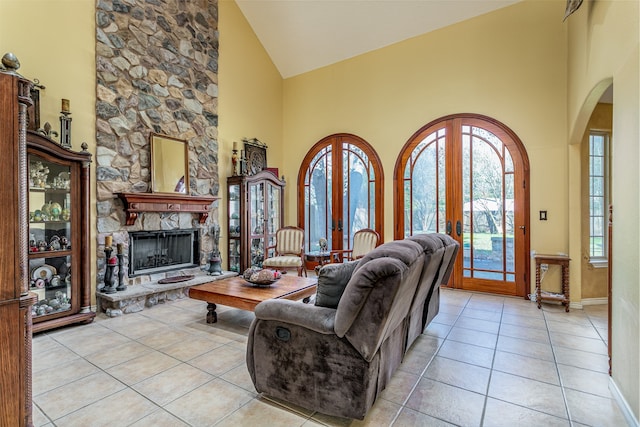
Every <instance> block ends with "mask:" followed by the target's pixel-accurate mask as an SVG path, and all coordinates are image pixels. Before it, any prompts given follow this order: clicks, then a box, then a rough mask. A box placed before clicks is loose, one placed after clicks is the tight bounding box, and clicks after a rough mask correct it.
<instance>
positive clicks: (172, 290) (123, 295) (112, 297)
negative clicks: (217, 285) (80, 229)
mask: <svg viewBox="0 0 640 427" xmlns="http://www.w3.org/2000/svg"><path fill="white" fill-rule="evenodd" d="M174 273H175V272H174ZM178 273H179V274H174V275H181V274H182V275H191V274H193V275H195V277H194V278H193V279H191V280H187V281H184V282H178V283H167V284H159V283H158V280H159V279H156V280H153V281H149V282H145V283H142V284H139V285H136V286H129V287H127V289H126V290H125V291H119V292H116V293H114V294H105V293H102V292H97V293H96V303H97V305H98V310H99V311H102V312H105V313H106V314H107V316H109V317H117V316H121V315H123V314H129V313H137V312H139V311H142V310H144V309H145V308H150V307H153V306H154V305H156V304H163V303H165V302H167V301H175V300H177V299H181V298H186V297H188V296H189V288H190V287H191V286H195V285H200V284H202V283H207V282H211V281H214V280H220V279H224V278H227V277H233V276H237V273H233V272H230V271H225V272H223V274H222V275H221V276H209V275H208V274H206V273H205V272H203V271H202V270H201V269H199V268H198V269H190V270H183V271H180V272H178ZM163 276H164V275H163Z"/></svg>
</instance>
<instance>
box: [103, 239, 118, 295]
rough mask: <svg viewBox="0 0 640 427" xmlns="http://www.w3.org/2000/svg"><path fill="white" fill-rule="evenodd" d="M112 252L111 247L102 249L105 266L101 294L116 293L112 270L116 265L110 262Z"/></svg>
mask: <svg viewBox="0 0 640 427" xmlns="http://www.w3.org/2000/svg"><path fill="white" fill-rule="evenodd" d="M112 252H113V248H112V247H111V246H107V247H105V248H104V254H105V257H106V260H107V266H106V268H105V271H104V286H103V287H102V292H103V293H105V294H114V293H116V292H117V291H116V287H115V285H114V280H113V269H114V268H116V265H115V263H113V262H112V261H111V253H112Z"/></svg>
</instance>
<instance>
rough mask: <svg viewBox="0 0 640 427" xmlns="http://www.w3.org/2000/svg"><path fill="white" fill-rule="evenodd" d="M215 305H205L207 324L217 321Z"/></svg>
mask: <svg viewBox="0 0 640 427" xmlns="http://www.w3.org/2000/svg"><path fill="white" fill-rule="evenodd" d="M216 308H217V307H216V305H215V303H212V302H210V303H207V323H216V322H217V321H218V313H216Z"/></svg>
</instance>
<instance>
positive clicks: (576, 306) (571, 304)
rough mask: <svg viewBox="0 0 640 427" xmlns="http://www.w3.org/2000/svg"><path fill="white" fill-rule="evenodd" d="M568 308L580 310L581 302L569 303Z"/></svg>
mask: <svg viewBox="0 0 640 427" xmlns="http://www.w3.org/2000/svg"><path fill="white" fill-rule="evenodd" d="M569 308H573V309H574V310H582V302H578V301H572V302H570V303H569Z"/></svg>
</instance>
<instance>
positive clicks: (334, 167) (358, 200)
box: [298, 134, 383, 252]
mask: <svg viewBox="0 0 640 427" xmlns="http://www.w3.org/2000/svg"><path fill="white" fill-rule="evenodd" d="M382 185H383V175H382V166H381V163H380V159H379V158H378V156H377V154H376V153H375V151H374V150H373V148H372V147H371V146H370V145H369V144H368V143H367V142H366V141H364V140H363V139H361V138H359V137H357V136H355V135H350V134H336V135H331V136H328V137H326V138H323V139H322V140H320V141H319V142H318V143H316V144H315V145H314V146H313V147H312V148H311V150H309V152H308V153H307V156H306V157H305V159H304V161H303V162H302V166H301V168H300V172H299V174H298V226H299V227H301V228H303V229H304V230H305V246H306V247H305V250H306V251H307V252H315V251H318V250H319V249H320V245H319V242H320V240H321V239H326V240H327V243H328V249H329V250H331V249H351V246H352V243H353V235H354V233H355V232H356V231H358V230H360V229H362V228H372V229H374V230H376V231H377V232H378V233H380V235H381V236H382V224H383V215H382V207H383V201H382Z"/></svg>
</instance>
